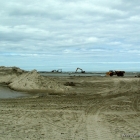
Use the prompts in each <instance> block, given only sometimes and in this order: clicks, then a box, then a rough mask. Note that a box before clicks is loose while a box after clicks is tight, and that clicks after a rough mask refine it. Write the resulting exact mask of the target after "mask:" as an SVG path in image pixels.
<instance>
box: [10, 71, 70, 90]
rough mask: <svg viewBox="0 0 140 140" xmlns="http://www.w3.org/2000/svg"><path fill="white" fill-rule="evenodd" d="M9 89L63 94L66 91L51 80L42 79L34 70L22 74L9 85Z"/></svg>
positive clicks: (59, 84) (57, 82)
mask: <svg viewBox="0 0 140 140" xmlns="http://www.w3.org/2000/svg"><path fill="white" fill-rule="evenodd" d="M9 86H10V88H12V89H14V90H20V91H21V90H22V91H35V90H45V91H53V92H63V91H64V90H66V89H68V88H67V87H65V86H64V85H62V84H61V83H59V81H56V80H54V79H53V78H48V77H43V76H41V75H40V74H39V73H38V72H37V71H36V70H33V71H31V72H28V73H23V74H21V75H20V76H18V77H17V78H15V79H14V80H13V82H12V83H10V84H9Z"/></svg>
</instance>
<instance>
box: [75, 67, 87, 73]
mask: <svg viewBox="0 0 140 140" xmlns="http://www.w3.org/2000/svg"><path fill="white" fill-rule="evenodd" d="M78 70H81V73H85V71H83V70H82V69H81V68H77V69H76V71H75V73H76V72H77V71H78Z"/></svg>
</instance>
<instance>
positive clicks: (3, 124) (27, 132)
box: [0, 76, 140, 140]
mask: <svg viewBox="0 0 140 140" xmlns="http://www.w3.org/2000/svg"><path fill="white" fill-rule="evenodd" d="M54 79H57V80H59V81H60V82H61V83H62V84H65V83H66V82H73V83H74V84H75V86H71V89H70V90H69V91H67V92H66V93H42V92H39V91H38V92H37V93H30V94H32V96H31V97H26V98H18V99H1V100H0V140H127V139H137V140H138V139H140V79H139V78H135V77H123V78H122V77H116V76H114V77H54Z"/></svg>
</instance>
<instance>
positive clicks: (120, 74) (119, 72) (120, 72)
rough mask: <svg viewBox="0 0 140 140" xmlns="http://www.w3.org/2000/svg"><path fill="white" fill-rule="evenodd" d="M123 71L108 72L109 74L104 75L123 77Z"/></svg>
mask: <svg viewBox="0 0 140 140" xmlns="http://www.w3.org/2000/svg"><path fill="white" fill-rule="evenodd" d="M124 73H125V71H120V70H117V71H116V70H115V71H113V70H110V71H109V72H107V73H106V75H108V76H113V75H117V76H124Z"/></svg>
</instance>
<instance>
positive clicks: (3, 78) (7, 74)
mask: <svg viewBox="0 0 140 140" xmlns="http://www.w3.org/2000/svg"><path fill="white" fill-rule="evenodd" d="M24 72H25V71H24V70H22V69H20V68H18V67H4V66H1V67H0V83H7V84H8V83H11V82H12V81H13V80H14V79H15V78H17V77H18V76H19V75H21V74H22V73H24Z"/></svg>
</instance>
